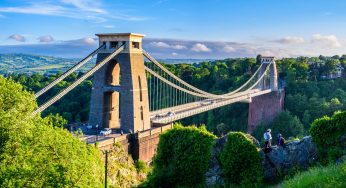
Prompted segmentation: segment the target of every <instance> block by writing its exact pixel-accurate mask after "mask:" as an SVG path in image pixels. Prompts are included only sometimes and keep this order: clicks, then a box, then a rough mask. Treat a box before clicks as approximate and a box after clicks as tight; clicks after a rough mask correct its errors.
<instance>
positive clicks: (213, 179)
mask: <svg viewBox="0 0 346 188" xmlns="http://www.w3.org/2000/svg"><path fill="white" fill-rule="evenodd" d="M226 141H227V136H224V137H221V138H219V139H217V140H216V143H215V146H214V148H213V151H212V156H211V160H210V163H209V170H208V171H207V173H205V181H206V185H207V186H212V185H216V184H218V185H220V184H221V185H222V184H224V179H223V178H222V176H221V174H222V170H221V167H220V163H219V160H218V156H219V154H220V153H221V151H222V149H223V146H224V145H225V143H226Z"/></svg>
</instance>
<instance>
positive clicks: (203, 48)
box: [191, 43, 211, 52]
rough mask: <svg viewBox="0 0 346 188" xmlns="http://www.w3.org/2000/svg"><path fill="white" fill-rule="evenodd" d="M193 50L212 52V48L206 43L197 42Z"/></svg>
mask: <svg viewBox="0 0 346 188" xmlns="http://www.w3.org/2000/svg"><path fill="white" fill-rule="evenodd" d="M191 50H192V51H195V52H210V51H211V49H210V48H208V47H207V46H206V45H205V44H202V43H197V44H195V45H194V46H193V47H192V48H191Z"/></svg>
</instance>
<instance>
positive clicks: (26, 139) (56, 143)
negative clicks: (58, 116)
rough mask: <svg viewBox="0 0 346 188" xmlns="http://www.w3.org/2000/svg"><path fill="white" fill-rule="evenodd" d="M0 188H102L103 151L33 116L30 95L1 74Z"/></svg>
mask: <svg viewBox="0 0 346 188" xmlns="http://www.w3.org/2000/svg"><path fill="white" fill-rule="evenodd" d="M0 91H1V92H0V139H1V142H0V143H1V144H0V163H1V166H0V187H100V186H101V185H102V182H103V181H102V174H103V173H102V163H101V160H100V153H99V151H98V150H97V149H95V148H94V147H91V146H88V145H86V144H85V143H84V142H81V141H80V140H79V139H78V138H75V137H73V136H72V135H71V134H70V133H69V132H68V131H66V130H64V129H61V128H58V127H53V126H51V125H49V124H47V120H44V119H42V118H41V117H39V116H35V117H31V114H32V112H33V110H34V109H35V108H36V107H37V105H36V102H35V97H34V95H33V94H32V93H29V92H27V91H24V90H23V87H22V86H21V85H19V84H17V83H15V82H14V81H13V80H12V79H4V78H3V77H1V76H0Z"/></svg>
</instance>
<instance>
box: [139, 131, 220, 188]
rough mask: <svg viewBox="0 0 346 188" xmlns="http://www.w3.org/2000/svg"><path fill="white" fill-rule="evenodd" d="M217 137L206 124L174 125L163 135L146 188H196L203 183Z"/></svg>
mask: <svg viewBox="0 0 346 188" xmlns="http://www.w3.org/2000/svg"><path fill="white" fill-rule="evenodd" d="M215 138H216V137H215V136H214V135H213V134H211V133H209V132H208V131H207V130H206V129H205V127H201V128H197V127H194V126H191V127H183V126H181V125H176V126H174V128H173V129H171V130H168V131H167V132H165V133H163V134H162V135H160V142H159V145H158V148H157V153H156V156H155V158H154V162H153V172H152V174H151V175H150V176H149V180H148V182H146V184H145V185H143V186H144V187H146V186H147V187H179V186H187V187H196V186H198V185H201V184H202V183H204V180H205V177H204V174H205V173H206V171H207V170H208V166H209V161H210V159H211V150H212V147H213V143H214V139H215Z"/></svg>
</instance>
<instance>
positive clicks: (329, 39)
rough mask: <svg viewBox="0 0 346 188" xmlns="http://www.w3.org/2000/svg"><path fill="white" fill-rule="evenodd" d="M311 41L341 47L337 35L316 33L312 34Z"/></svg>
mask: <svg viewBox="0 0 346 188" xmlns="http://www.w3.org/2000/svg"><path fill="white" fill-rule="evenodd" d="M311 42H312V43H322V44H324V45H327V46H330V47H334V48H339V47H341V44H340V42H339V40H338V39H337V38H336V36H335V35H321V34H314V35H312V40H311Z"/></svg>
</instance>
